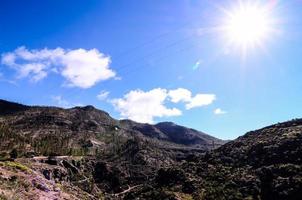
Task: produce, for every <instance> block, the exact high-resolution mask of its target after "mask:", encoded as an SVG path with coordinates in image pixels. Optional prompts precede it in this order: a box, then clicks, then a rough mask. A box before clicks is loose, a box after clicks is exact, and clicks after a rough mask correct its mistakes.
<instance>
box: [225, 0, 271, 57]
mask: <svg viewBox="0 0 302 200" xmlns="http://www.w3.org/2000/svg"><path fill="white" fill-rule="evenodd" d="M270 10H271V9H269V7H268V6H260V5H258V4H252V3H245V4H244V3H242V2H241V3H240V4H239V6H238V7H236V8H235V9H233V10H231V11H228V12H226V14H227V17H226V21H225V25H224V31H225V33H226V36H227V39H228V41H229V42H230V43H231V44H232V45H235V46H238V47H239V48H241V49H242V50H244V51H246V50H247V49H248V48H253V47H255V46H261V45H263V42H264V41H265V40H266V39H267V38H268V37H269V36H270V33H271V30H272V29H273V27H272V26H273V24H272V20H273V19H272V16H271V12H270Z"/></svg>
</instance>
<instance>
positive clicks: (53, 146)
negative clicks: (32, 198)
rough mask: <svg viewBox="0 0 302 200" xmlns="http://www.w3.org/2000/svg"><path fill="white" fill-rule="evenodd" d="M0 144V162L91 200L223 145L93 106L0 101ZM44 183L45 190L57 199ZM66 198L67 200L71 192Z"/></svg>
mask: <svg viewBox="0 0 302 200" xmlns="http://www.w3.org/2000/svg"><path fill="white" fill-rule="evenodd" d="M0 139H1V144H0V152H1V155H0V160H1V159H2V160H4V161H7V162H13V160H14V159H16V160H18V165H17V166H19V164H21V163H23V164H24V162H30V163H31V164H30V166H31V168H30V170H33V171H35V172H36V171H39V172H40V175H41V173H42V178H43V176H44V178H45V174H47V175H46V176H47V178H48V179H47V181H54V182H55V183H60V184H63V183H62V181H64V184H63V186H64V187H68V188H73V189H74V188H75V187H79V189H77V190H76V191H79V190H80V191H81V192H82V193H83V194H86V193H87V194H88V193H91V194H93V195H94V196H93V197H95V196H98V195H100V193H102V192H103V193H105V194H106V195H107V196H108V195H109V196H110V194H112V193H118V192H122V191H124V190H125V188H126V187H127V185H133V184H136V185H138V184H143V183H145V182H146V181H147V180H149V179H150V178H152V177H153V178H154V175H155V174H156V171H157V170H158V169H159V168H162V167H167V166H170V165H173V164H174V163H176V162H179V161H180V160H183V159H184V158H185V157H186V156H187V155H193V154H196V155H200V154H203V153H204V152H206V151H208V150H210V149H213V148H217V147H219V146H221V145H222V144H224V143H225V141H223V140H219V139H217V138H214V137H212V136H209V135H207V134H205V133H202V132H199V131H197V130H193V129H189V128H186V127H183V126H179V125H176V124H174V123H171V122H165V123H159V124H155V125H151V124H141V123H136V122H134V121H131V120H116V119H113V118H111V117H110V116H109V114H108V113H106V112H104V111H101V110H98V109H96V108H94V107H93V106H85V107H74V108H70V109H63V108H57V107H45V106H44V107H43V106H25V105H22V104H17V103H13V102H8V101H4V100H0ZM79 160H80V161H79ZM45 163H47V165H45ZM6 164H7V163H6ZM10 164H16V163H10ZM27 164H28V163H27ZM52 165H55V168H54V167H53V166H52ZM24 166H27V165H24ZM5 167H7V166H5ZM21 168H22V167H21ZM23 168H28V167H23ZM5 173H10V172H7V171H6V172H5ZM16 176H17V175H16ZM18 176H20V174H18ZM23 176H26V175H25V174H23ZM28 178H29V177H28ZM65 178H67V180H65ZM38 179H39V180H41V177H40V178H38ZM83 180H85V181H83ZM47 181H46V182H43V181H41V184H42V183H44V184H46V183H47ZM79 181H80V182H81V184H79V183H78V182H79ZM66 182H67V183H68V184H67V183H66ZM27 184H30V185H33V184H32V183H27ZM49 184H50V185H48V187H47V188H48V189H47V190H50V191H52V192H53V193H55V194H57V193H58V192H55V191H54V190H51V189H50V187H51V188H53V187H54V186H52V185H51V183H49ZM63 186H62V187H63ZM0 191H1V190H0ZM6 191H7V190H6ZM44 192H45V191H44ZM87 194H86V195H87ZM66 195H71V196H72V195H73V191H71V192H70V193H69V194H66ZM106 195H105V196H106ZM18 198H21V199H26V198H29V196H26V195H25V196H20V197H18ZM74 198H75V196H73V197H72V199H74Z"/></svg>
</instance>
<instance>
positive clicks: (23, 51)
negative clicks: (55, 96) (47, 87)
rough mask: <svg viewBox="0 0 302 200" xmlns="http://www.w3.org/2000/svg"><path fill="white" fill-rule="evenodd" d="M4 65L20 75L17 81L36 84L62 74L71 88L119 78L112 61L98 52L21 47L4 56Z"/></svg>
mask: <svg viewBox="0 0 302 200" xmlns="http://www.w3.org/2000/svg"><path fill="white" fill-rule="evenodd" d="M1 62H2V64H4V65H7V66H9V67H11V68H12V69H14V70H16V71H17V78H25V77H28V78H29V79H30V80H31V81H33V82H37V81H40V80H42V79H44V78H45V77H47V75H48V74H49V73H50V72H54V73H59V74H61V75H62V76H63V77H64V78H65V80H66V82H65V85H67V86H71V87H80V88H90V87H92V86H94V85H95V84H97V83H98V82H100V81H104V80H107V79H110V78H114V77H115V76H116V74H115V72H114V71H113V70H111V69H110V66H109V65H110V62H111V60H110V57H109V56H106V55H104V54H103V53H101V52H99V51H98V50H97V49H91V50H85V49H74V50H69V49H67V50H66V49H63V48H56V49H47V48H45V49H33V50H29V49H27V48H26V47H19V48H17V49H16V50H14V51H13V52H8V53H4V54H2V58H1Z"/></svg>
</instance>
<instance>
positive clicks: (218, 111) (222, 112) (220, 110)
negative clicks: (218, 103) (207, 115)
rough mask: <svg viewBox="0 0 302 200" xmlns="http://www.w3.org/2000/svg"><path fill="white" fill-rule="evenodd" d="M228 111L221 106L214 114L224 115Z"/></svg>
mask: <svg viewBox="0 0 302 200" xmlns="http://www.w3.org/2000/svg"><path fill="white" fill-rule="evenodd" d="M226 113H227V112H226V111H224V110H222V109H221V108H216V109H215V110H214V114H215V115H223V114H226Z"/></svg>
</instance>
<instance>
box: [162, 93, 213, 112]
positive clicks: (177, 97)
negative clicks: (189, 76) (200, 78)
mask: <svg viewBox="0 0 302 200" xmlns="http://www.w3.org/2000/svg"><path fill="white" fill-rule="evenodd" d="M168 95H169V97H170V98H171V101H172V102H173V103H178V102H185V103H186V104H185V106H186V109H187V110H190V109H192V108H195V107H201V106H207V105H210V104H212V103H213V102H214V101H215V99H216V95H214V94H196V95H195V96H194V97H192V93H191V91H189V90H187V89H184V88H178V89H175V90H170V91H169V93H168Z"/></svg>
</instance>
